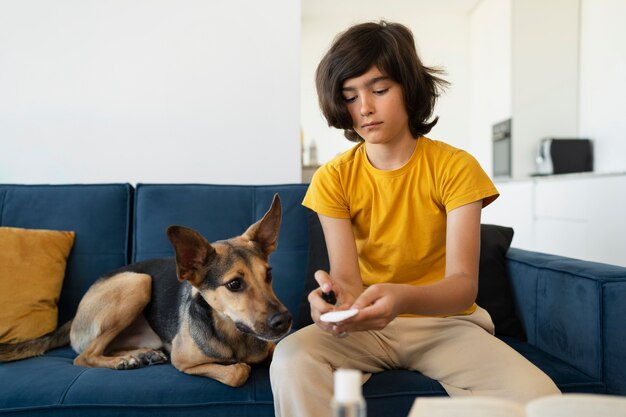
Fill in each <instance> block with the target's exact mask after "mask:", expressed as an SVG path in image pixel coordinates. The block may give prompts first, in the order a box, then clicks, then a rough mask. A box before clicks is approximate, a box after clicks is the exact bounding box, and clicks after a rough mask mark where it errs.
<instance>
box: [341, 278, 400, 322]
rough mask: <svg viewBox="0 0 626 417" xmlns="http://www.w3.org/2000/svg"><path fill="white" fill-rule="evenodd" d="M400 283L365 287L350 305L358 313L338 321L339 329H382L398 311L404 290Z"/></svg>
mask: <svg viewBox="0 0 626 417" xmlns="http://www.w3.org/2000/svg"><path fill="white" fill-rule="evenodd" d="M403 287H404V285H400V284H375V285H372V286H371V287H369V288H368V289H366V290H365V291H364V292H363V293H362V294H361V295H360V296H359V297H358V298H357V299H356V300H355V301H354V303H353V304H352V306H350V307H351V308H356V309H358V310H359V313H358V314H357V315H356V316H354V317H352V318H350V319H348V320H345V321H343V322H341V323H340V325H339V326H338V327H339V329H338V330H339V331H342V332H348V333H349V332H355V331H362V330H382V329H384V328H385V327H386V326H387V325H388V324H389V322H391V321H392V320H393V319H395V318H396V317H397V316H398V314H399V313H400V310H399V305H400V302H401V300H402V297H403V295H404V294H405V290H403Z"/></svg>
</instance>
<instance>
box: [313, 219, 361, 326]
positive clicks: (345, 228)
mask: <svg viewBox="0 0 626 417" xmlns="http://www.w3.org/2000/svg"><path fill="white" fill-rule="evenodd" d="M319 218H320V223H321V225H322V229H323V230H324V237H325V241H326V247H327V249H328V258H329V261H330V271H329V272H330V274H328V273H326V272H324V271H317V272H316V273H315V279H316V280H317V282H318V284H319V285H320V287H319V288H317V289H316V290H314V291H312V292H311V293H310V294H309V303H310V304H311V317H312V318H313V320H314V321H315V322H316V323H317V324H318V326H320V327H322V328H324V329H326V330H329V331H332V330H331V329H332V327H333V326H332V325H329V324H328V323H321V322H320V321H319V316H320V315H321V314H323V313H325V312H327V311H331V310H334V309H346V308H348V307H350V306H351V305H352V303H353V302H354V300H356V298H357V297H358V296H359V295H361V293H362V292H363V282H362V281H361V274H360V272H359V264H358V260H357V253H356V243H355V240H354V234H353V233H352V224H351V223H350V219H338V218H333V217H328V216H324V215H321V214H320V215H319ZM331 290H332V291H334V292H335V295H336V297H337V304H336V305H335V306H331V305H330V304H328V303H326V302H325V301H324V300H323V299H322V297H321V293H322V291H324V292H329V291H331ZM333 333H335V332H333Z"/></svg>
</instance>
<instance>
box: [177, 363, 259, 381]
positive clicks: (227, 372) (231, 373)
mask: <svg viewBox="0 0 626 417" xmlns="http://www.w3.org/2000/svg"><path fill="white" fill-rule="evenodd" d="M250 369H251V368H250V365H248V364H247V363H243V362H240V363H235V364H232V365H220V364H218V363H204V364H201V365H196V366H192V367H190V368H186V369H181V371H183V372H184V373H186V374H190V375H201V376H206V377H208V378H213V379H216V380H218V381H220V382H221V383H223V384H226V385H229V386H231V387H239V386H241V385H243V384H244V383H245V382H246V381H247V380H248V377H249V376H250Z"/></svg>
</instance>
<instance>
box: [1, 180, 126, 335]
mask: <svg viewBox="0 0 626 417" xmlns="http://www.w3.org/2000/svg"><path fill="white" fill-rule="evenodd" d="M132 194H133V189H132V187H131V186H130V185H128V184H94V185H0V226H10V227H21V228H26V229H51V230H67V231H74V232H76V237H75V240H74V246H73V247H72V251H71V252H70V256H69V258H68V263H67V268H66V274H65V279H64V281H63V289H62V291H61V298H60V300H59V323H60V324H61V323H64V322H65V321H67V320H69V319H70V318H72V317H73V316H74V313H75V311H76V307H77V306H78V303H79V302H80V299H81V297H82V296H83V294H84V293H85V291H86V290H87V288H89V286H90V285H91V284H92V283H93V282H94V281H95V280H96V279H97V278H98V277H99V276H100V275H102V274H103V273H105V272H108V271H110V270H113V269H116V268H119V267H120V266H123V265H125V264H126V263H127V262H128V260H129V258H130V256H129V255H130V250H129V249H130V242H129V240H130V239H129V237H130V219H131V210H132Z"/></svg>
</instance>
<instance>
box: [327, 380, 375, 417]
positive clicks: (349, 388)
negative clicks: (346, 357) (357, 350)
mask: <svg viewBox="0 0 626 417" xmlns="http://www.w3.org/2000/svg"><path fill="white" fill-rule="evenodd" d="M331 408H332V411H333V417H366V416H367V408H366V405H365V399H364V398H363V393H362V376H361V371H357V370H355V369H337V370H336V371H335V394H334V397H333V400H332V403H331Z"/></svg>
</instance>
